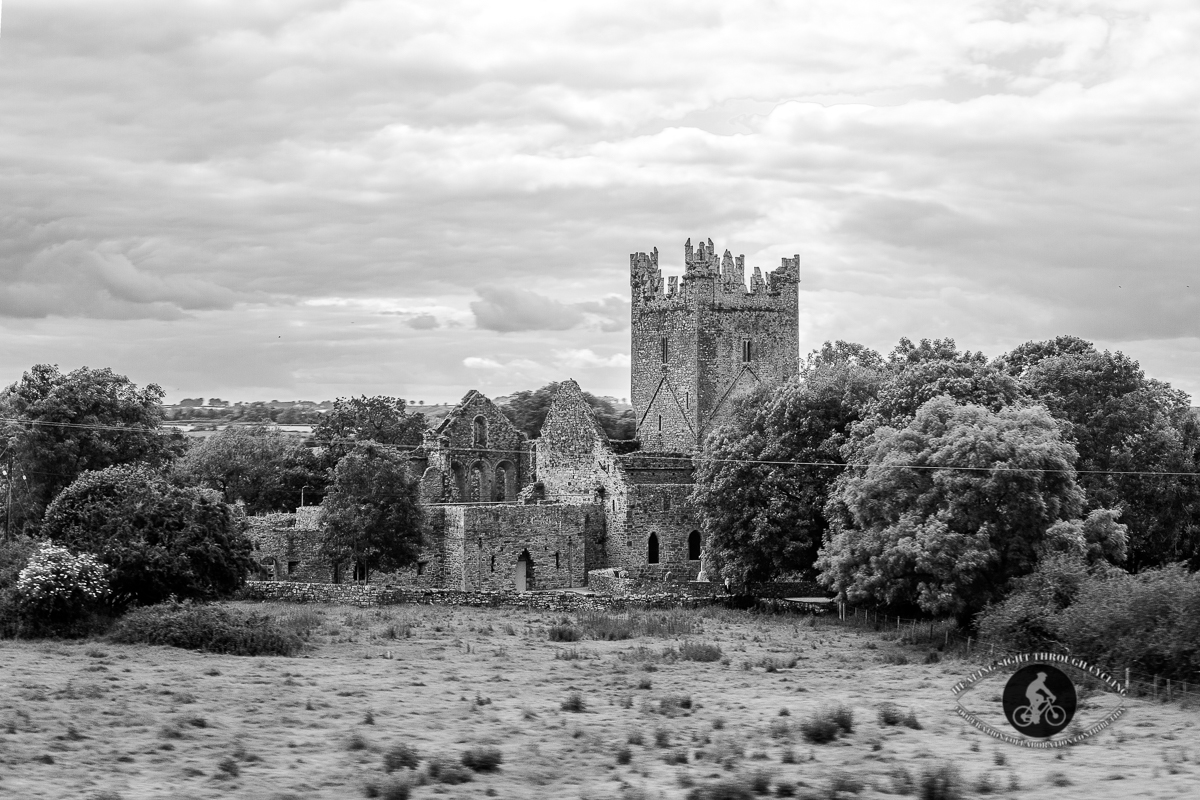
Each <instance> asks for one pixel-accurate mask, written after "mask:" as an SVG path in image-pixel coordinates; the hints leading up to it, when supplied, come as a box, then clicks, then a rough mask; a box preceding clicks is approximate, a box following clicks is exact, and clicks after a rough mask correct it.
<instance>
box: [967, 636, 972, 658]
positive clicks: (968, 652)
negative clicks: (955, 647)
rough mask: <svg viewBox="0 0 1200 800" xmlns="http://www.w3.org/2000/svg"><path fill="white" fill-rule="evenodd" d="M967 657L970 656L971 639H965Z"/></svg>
mask: <svg viewBox="0 0 1200 800" xmlns="http://www.w3.org/2000/svg"><path fill="white" fill-rule="evenodd" d="M967 655H971V637H970V636H968V637H967Z"/></svg>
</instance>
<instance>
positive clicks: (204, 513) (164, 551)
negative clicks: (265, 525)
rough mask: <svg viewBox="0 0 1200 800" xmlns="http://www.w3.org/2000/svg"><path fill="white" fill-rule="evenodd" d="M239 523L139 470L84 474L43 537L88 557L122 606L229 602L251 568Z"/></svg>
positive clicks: (196, 495) (216, 504)
mask: <svg viewBox="0 0 1200 800" xmlns="http://www.w3.org/2000/svg"><path fill="white" fill-rule="evenodd" d="M244 527H245V524H244V521H243V520H241V519H240V518H239V517H237V516H236V515H235V514H234V512H233V510H232V509H231V508H230V507H229V506H228V505H227V504H226V503H225V502H223V501H222V499H221V497H220V495H219V494H218V493H216V492H214V491H212V490H207V489H196V488H188V487H180V486H174V485H172V484H171V483H170V482H168V481H167V480H166V479H165V478H163V477H162V476H161V475H160V474H158V473H157V472H155V471H153V470H151V469H149V468H147V467H144V466H119V467H108V468H106V469H102V470H98V471H95V472H85V473H83V474H82V475H80V476H79V477H78V478H76V479H75V481H74V482H73V483H72V484H71V485H70V486H68V487H67V488H66V489H64V490H63V491H62V492H60V493H59V495H58V497H56V498H55V499H54V502H52V503H51V504H50V507H49V508H47V509H46V516H45V519H44V521H43V523H42V534H43V535H44V536H45V537H46V538H48V539H50V540H52V541H54V542H55V543H57V544H60V545H63V546H65V547H67V548H70V549H71V550H74V551H77V552H85V553H93V554H95V555H96V557H97V558H98V559H99V560H100V562H101V563H103V564H105V565H107V566H108V567H109V569H110V570H111V574H110V579H111V585H112V589H113V594H114V597H115V599H116V600H117V602H118V603H119V604H123V603H137V604H142V605H146V604H150V603H158V602H161V601H163V600H165V599H166V598H167V597H169V596H171V595H175V596H176V597H179V598H189V597H192V598H206V599H207V598H216V597H223V596H227V595H229V594H230V593H231V592H233V591H234V590H235V589H237V588H238V587H240V586H241V585H242V583H243V582H244V580H245V578H246V575H247V572H248V571H249V570H250V569H251V568H252V566H253V562H252V560H251V558H250V550H251V544H250V540H249V539H248V538H246V536H245V533H244Z"/></svg>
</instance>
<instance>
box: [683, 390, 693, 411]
mask: <svg viewBox="0 0 1200 800" xmlns="http://www.w3.org/2000/svg"><path fill="white" fill-rule="evenodd" d="M683 407H684V408H685V409H688V410H689V411H690V410H691V408H692V393H691V392H684V393H683Z"/></svg>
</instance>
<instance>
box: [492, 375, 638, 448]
mask: <svg viewBox="0 0 1200 800" xmlns="http://www.w3.org/2000/svg"><path fill="white" fill-rule="evenodd" d="M556 392H558V384H557V383H548V384H546V385H545V386H543V387H542V388H540V389H534V390H532V391H529V390H526V391H520V392H514V393H513V394H512V395H511V396H510V397H509V401H508V404H507V405H504V406H501V407H500V410H501V411H503V412H504V416H506V417H508V419H509V421H510V422H511V423H512V424H513V425H514V426H515V427H516V428H517V429H518V430H521V431H523V432H524V433H525V435H526V436H528V437H529V438H530V439H536V438H538V437H539V436H541V435H542V425H543V423H545V421H546V414H547V413H548V412H549V411H550V403H551V402H552V401H553V400H554V395H555V393H556ZM583 399H584V401H585V402H586V403H587V404H588V405H589V406H591V408H592V413H593V414H595V415H596V421H597V422H599V423H600V427H601V428H603V429H604V433H605V435H606V436H608V438H609V439H616V440H625V439H632V438H633V437H634V434H635V433H636V432H637V420H636V419H634V416H633V410H632V409H627V410H625V411H623V412H618V411H617V410H616V409H615V408H613V405H612V403H609V402H608V401H607V400H604V399H602V398H599V397H596V396H595V395H594V394H591V393H590V392H584V393H583Z"/></svg>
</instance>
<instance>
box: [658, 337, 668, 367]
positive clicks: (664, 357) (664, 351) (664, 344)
mask: <svg viewBox="0 0 1200 800" xmlns="http://www.w3.org/2000/svg"><path fill="white" fill-rule="evenodd" d="M660 344H661V345H662V363H664V364H665V363H667V356H668V355H669V351H668V349H667V337H665V336H664V337H662V340H661V342H660Z"/></svg>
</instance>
